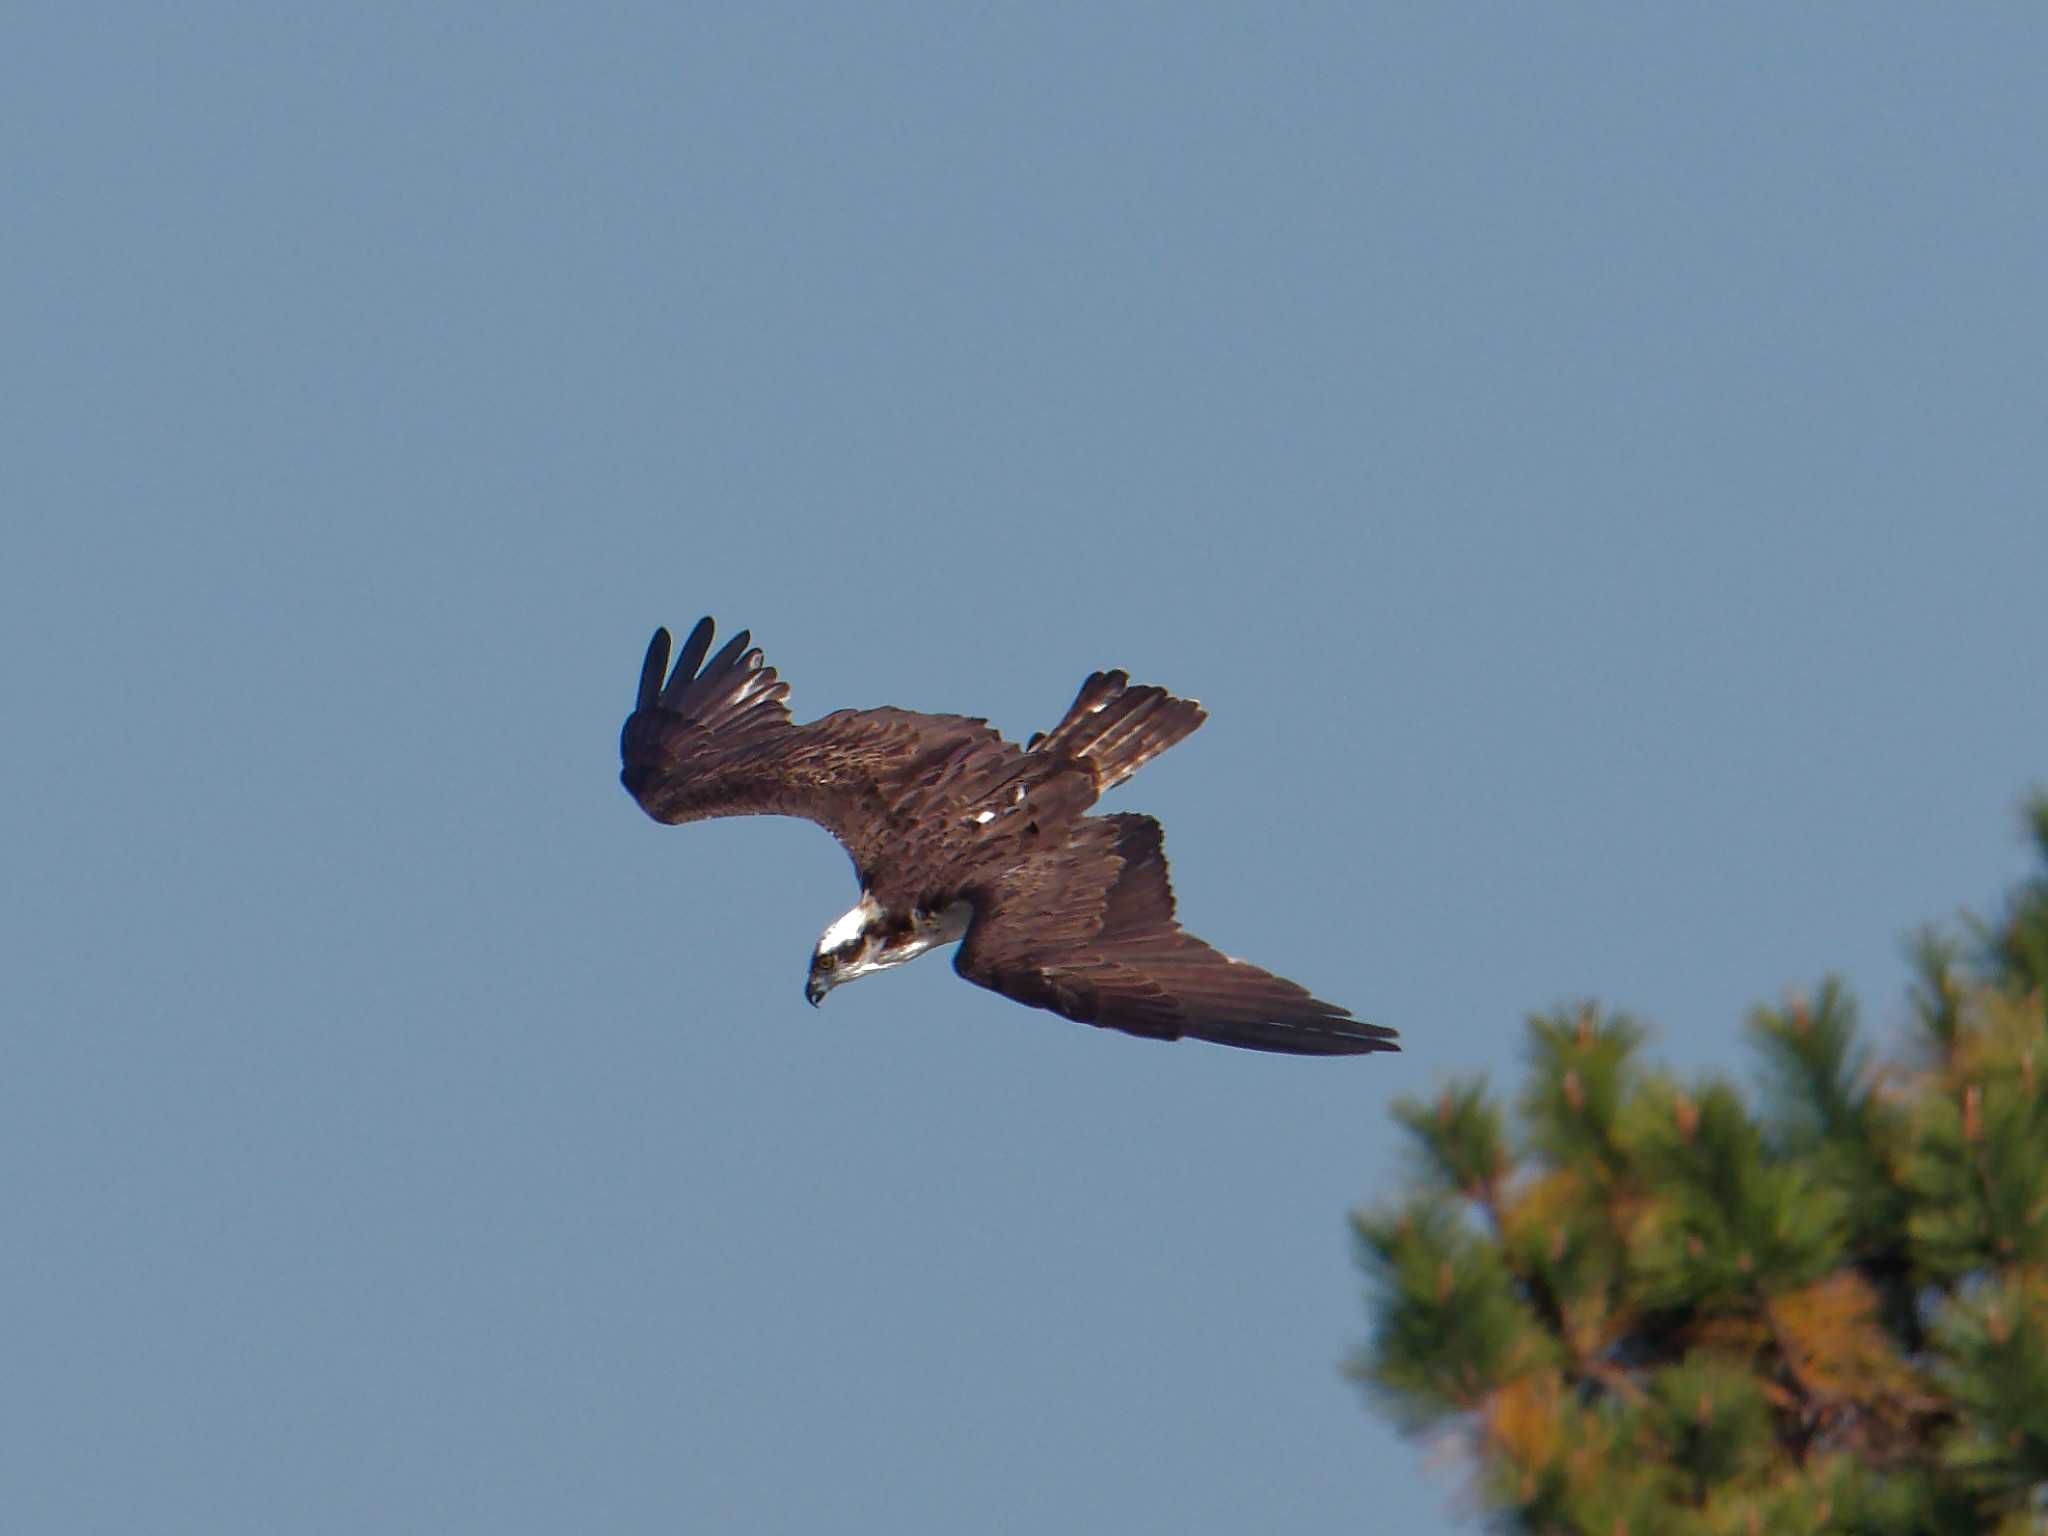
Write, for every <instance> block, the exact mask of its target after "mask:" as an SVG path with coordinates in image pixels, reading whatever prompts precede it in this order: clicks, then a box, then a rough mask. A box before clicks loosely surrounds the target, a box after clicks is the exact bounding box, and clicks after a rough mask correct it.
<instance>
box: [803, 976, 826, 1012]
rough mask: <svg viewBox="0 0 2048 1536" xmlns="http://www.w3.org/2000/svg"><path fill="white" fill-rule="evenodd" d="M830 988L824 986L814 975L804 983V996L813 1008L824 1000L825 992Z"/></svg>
mask: <svg viewBox="0 0 2048 1536" xmlns="http://www.w3.org/2000/svg"><path fill="white" fill-rule="evenodd" d="M831 990H832V989H831V988H830V987H827V986H825V985H824V984H823V983H822V982H820V981H819V980H818V978H817V977H815V976H813V977H812V978H811V979H810V980H809V981H807V982H805V983H804V997H805V999H806V1000H807V1001H808V1002H809V1003H810V1005H811V1006H812V1007H813V1008H815V1007H817V1006H818V1004H820V1003H822V1002H823V1001H825V994H826V993H827V992H829V991H831Z"/></svg>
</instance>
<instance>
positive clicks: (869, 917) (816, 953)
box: [804, 891, 971, 1008]
mask: <svg viewBox="0 0 2048 1536" xmlns="http://www.w3.org/2000/svg"><path fill="white" fill-rule="evenodd" d="M970 915H971V914H970V910H969V908H968V905H967V903H966V902H964V901H956V902H955V903H953V905H952V906H950V907H947V908H946V909H945V910H944V911H941V912H912V913H911V914H910V915H909V916H908V917H907V918H899V917H895V916H893V915H891V914H890V913H888V912H885V911H883V910H882V906H881V904H880V903H879V902H877V901H876V900H875V898H874V897H872V896H870V895H868V894H867V892H865V891H863V892H861V898H860V901H859V902H858V903H857V904H856V905H855V906H854V908H853V910H852V911H850V912H848V913H847V914H846V915H845V916H844V917H842V918H840V919H839V921H838V922H836V923H834V924H833V925H832V926H831V927H830V928H827V929H826V930H825V931H824V933H823V934H821V935H820V936H819V938H818V947H817V948H816V949H814V950H812V951H811V974H810V977H809V979H808V980H806V981H805V983H804V996H805V997H807V998H809V999H810V1000H811V1006H812V1007H813V1008H815V1007H817V1006H818V1004H820V1003H822V1002H823V1001H825V994H826V993H827V992H830V991H831V990H832V989H833V988H834V987H836V986H838V985H839V984H840V983H841V982H847V981H858V980H859V979H860V978H861V977H863V976H872V975H874V974H875V972H877V971H886V970H889V969H890V968H891V967H893V966H898V965H901V964H903V963H904V962H905V961H906V960H915V959H916V958H917V957H918V956H919V955H921V954H923V953H924V952H925V951H926V950H929V949H936V948H937V947H938V946H939V945H941V944H950V943H952V942H953V941H954V940H955V939H957V938H959V937H960V936H961V935H962V934H964V933H965V932H966V931H967V922H968V918H969V916H970Z"/></svg>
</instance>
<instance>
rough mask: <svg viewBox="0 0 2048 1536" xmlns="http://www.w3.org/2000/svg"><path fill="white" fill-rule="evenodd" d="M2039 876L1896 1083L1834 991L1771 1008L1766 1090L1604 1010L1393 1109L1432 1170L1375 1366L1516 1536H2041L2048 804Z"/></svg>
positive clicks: (1422, 1175)
mask: <svg viewBox="0 0 2048 1536" xmlns="http://www.w3.org/2000/svg"><path fill="white" fill-rule="evenodd" d="M2027 815H2028V820H2029V825H2030V828H2031V830H2032V832H2033V835H2034V839H2035V841H2036V843H2037V845H2038V848H2039V853H2040V860H2041V869H2042V871H2043V873H2041V874H2040V875H2037V876H2036V877H2035V878H2034V879H2032V880H2030V881H2028V882H2026V883H2025V884H2023V885H2022V886H2021V887H2020V888H2019V889H2018V890H2016V891H2015V892H2014V893H2013V894H2012V896H2011V898H2010V899H2009V901H2008V902H2007V903H2006V906H2005V908H2004V910H2003V911H2002V912H2000V913H1999V914H1998V915H1997V916H1996V917H1994V918H1992V919H1989V920H1978V921H1974V922H1972V923H1971V924H1970V925H1969V926H1968V929H1967V931H1966V935H1965V937H1964V938H1963V939H1960V940H1959V939H1957V938H1955V937H1951V936H1949V935H1945V934H1940V933H1936V932H1931V931H1930V932H1927V933H1923V934H1920V935H1918V936H1917V937H1916V938H1915V939H1914V941H1913V943H1912V947H1911V955H1912V958H1913V962H1914V970H1915V980H1914V985H1913V987H1912V990H1911V993H1910V997H1909V1004H1910V1011H1911V1021H1912V1022H1911V1031H1910V1033H1911V1038H1910V1040H1909V1041H1907V1042H1906V1044H1905V1048H1904V1049H1903V1050H1902V1051H1900V1052H1899V1053H1898V1055H1897V1057H1896V1059H1891V1058H1887V1059H1885V1060H1882V1061H1880V1060H1878V1059H1877V1058H1875V1057H1874V1056H1873V1054H1872V1053H1871V1051H1870V1050H1869V1048H1868V1047H1867V1046H1866V1045H1865V1044H1864V1043H1863V1042H1862V1040H1861V1038H1860V1037H1859V1035H1858V1031H1857V1018H1856V1008H1855V1004H1854V1002H1853V1001H1852V1000H1851V998H1850V996H1849V994H1848V992H1847V991H1846V989H1845V988H1844V987H1843V986H1842V985H1841V984H1840V983H1839V982H1838V981H1836V980H1834V979H1832V978H1830V979H1828V980H1826V981H1824V982H1822V983H1821V984H1820V985H1819V987H1818V988H1816V989H1815V990H1814V992H1813V993H1812V995H1811V996H1809V997H1803V998H1799V999H1795V1000H1793V1001H1791V1002H1788V1003H1787V1004H1785V1005H1784V1006H1782V1007H1778V1008H1759V1009H1757V1010H1756V1011H1755V1012H1754V1013H1752V1014H1751V1016H1750V1018H1749V1020H1748V1023H1747V1035H1748V1039H1749V1042H1750V1044H1751V1046H1752V1048H1753V1049H1754V1050H1755V1052H1756V1053H1757V1056H1758V1058H1759V1060H1760V1063H1761V1068H1762V1070H1761V1077H1760V1081H1761V1087H1760V1089H1759V1091H1758V1092H1756V1093H1755V1094H1754V1095H1751V1096H1747V1097H1746V1096H1745V1095H1744V1094H1743V1093H1742V1092H1741V1091H1740V1090H1739V1089H1738V1088H1737V1087H1736V1086H1735V1085H1734V1084H1733V1083H1731V1082H1729V1081H1728V1080H1726V1079H1725V1078H1723V1077H1720V1076H1717V1075H1711V1074H1710V1075H1707V1076H1703V1077H1700V1078H1697V1079H1694V1080H1690V1081H1683V1082H1682V1081H1680V1080H1678V1079H1677V1078H1675V1077H1673V1076H1671V1075H1669V1074H1667V1073H1663V1072H1660V1071H1658V1070H1656V1069H1654V1068H1652V1067H1650V1066H1648V1065H1646V1064H1645V1063H1644V1062H1643V1060H1642V1057H1641V1047H1642V1044H1643V1039H1644V1030H1643V1028H1642V1027H1641V1026H1640V1025H1639V1024H1637V1023H1636V1022H1635V1021H1634V1020H1632V1019H1630V1018H1629V1017H1627V1016H1626V1015H1624V1014H1618V1013H1612V1012H1605V1011H1603V1010H1601V1009H1599V1008H1597V1007H1594V1006H1591V1005H1587V1006H1584V1007H1580V1008H1574V1009H1567V1010H1564V1011H1560V1012H1557V1013H1552V1014H1545V1015H1540V1016H1537V1017H1535V1018H1532V1019H1531V1020H1530V1021H1529V1033H1528V1054H1529V1062H1528V1072H1527V1076H1526V1079H1525V1082H1524V1085H1523V1087H1522V1090H1521V1092H1520V1093H1519V1094H1518V1095H1516V1097H1515V1101H1514V1113H1513V1115H1512V1116H1510V1114H1509V1113H1508V1111H1507V1110H1506V1109H1505V1108H1504V1107H1503V1105H1502V1102H1501V1101H1500V1099H1499V1098H1498V1097H1497V1096H1496V1095H1495V1094H1494V1093H1493V1091H1492V1090H1491V1089H1490V1087H1489V1086H1488V1084H1487V1083H1486V1082H1485V1080H1483V1079H1479V1078H1470V1079H1465V1080H1461V1081H1458V1082H1454V1083H1452V1084H1450V1085H1448V1086H1446V1087H1445V1088H1444V1089H1443V1090H1442V1091H1441V1092H1440V1093H1439V1094H1438V1096H1437V1097H1436V1099H1435V1101H1434V1102H1422V1101H1416V1100H1406V1101H1403V1102H1402V1103H1400V1104H1399V1105H1397V1106H1396V1109H1395V1114H1396V1116H1397V1118H1398V1119H1399V1120H1400V1121H1401V1123H1402V1124H1403V1125H1404V1126H1405V1127H1406V1128H1407V1130H1408V1132H1409V1133H1410V1135H1411V1136H1412V1138H1413V1141H1414V1145H1415V1150H1416V1154H1417V1165H1416V1166H1417V1172H1416V1177H1415V1180H1414V1183H1413V1186H1412V1188H1411V1190H1410V1193H1409V1194H1408V1196H1407V1197H1406V1198H1405V1199H1404V1200H1403V1201H1402V1202H1401V1203H1400V1204H1399V1205H1398V1206H1396V1207H1394V1208H1392V1209H1388V1210H1382V1211H1376V1212H1364V1213H1360V1214H1358V1215H1357V1216H1355V1217H1354V1219H1353V1226H1354V1230H1355V1231H1356V1234H1357V1238H1358V1243H1359V1250H1360V1254H1361V1260H1362V1263H1363V1264H1364V1267H1365V1269H1366V1271H1367V1274H1368V1277H1369V1280H1370V1285H1371V1293H1372V1307H1373V1316H1374V1329H1373V1333H1372V1336H1371V1340H1370V1342H1369V1344H1368V1346H1367V1347H1366V1348H1365V1350H1364V1351H1363V1352H1362V1353H1361V1355H1360V1357H1359V1358H1358V1360H1357V1362H1356V1363H1355V1365H1354V1367H1353V1370H1354V1373H1355V1374H1356V1375H1357V1376H1358V1377H1359V1379H1360V1380H1361V1381H1363V1382H1364V1383H1366V1384H1367V1386H1368V1387H1369V1388H1370V1389H1371V1392H1372V1394H1373V1397H1374V1400H1375V1402H1376V1403H1377V1404H1378V1405H1379V1406H1381V1407H1382V1408H1384V1409H1385V1410H1386V1411H1387V1412H1389V1413H1391V1414H1392V1415H1393V1416H1394V1417H1395V1418H1396V1419H1397V1420H1399V1421H1400V1422H1401V1423H1402V1424H1403V1425H1405V1426H1407V1427H1408V1428H1410V1429H1411V1430H1415V1431H1425V1430H1426V1431H1431V1432H1434V1433H1437V1434H1441V1433H1443V1432H1446V1431H1450V1432H1455V1433H1456V1434H1457V1435H1458V1436H1459V1437H1461V1439H1462V1441H1463V1443H1464V1444H1465V1445H1466V1447H1467V1448H1468V1449H1469V1451H1470V1453H1471V1456H1472V1460H1473V1463H1474V1465H1475V1467H1476V1470H1477V1481H1476V1491H1477V1495H1478V1497H1479V1498H1480V1499H1481V1500H1482V1502H1483V1503H1484V1505H1485V1506H1486V1507H1487V1508H1488V1509H1489V1510H1491V1511H1492V1512H1493V1513H1494V1514H1495V1515H1496V1517H1497V1518H1498V1520H1499V1521H1500V1522H1501V1523H1502V1524H1503V1525H1504V1526H1505V1527H1506V1528H1509V1529H1514V1530H1526V1531H1544V1532H1551V1531H1557V1532H1578V1531H1584V1532H1597V1533H1599V1536H1640V1533H1662V1532H1675V1533H1693V1532H1698V1533H1713V1532H1729V1533H1745V1536H1747V1533H1786V1536H1794V1533H1808V1532H1822V1531H1857V1532H1872V1533H1877V1532H1885V1533H1908V1532H1928V1533H1948V1532H1976V1531H1996V1532H1999V1533H2001V1536H2012V1533H2017V1532H2021V1531H2038V1530H2043V1529H2048V1094H2044V1092H2043V1088H2042V1083H2041V1073H2042V1070H2043V1069H2044V1067H2048V793H2043V794H2041V795H2038V796H2036V797H2035V798H2034V799H2033V800H2032V801H2031V802H2030V804H2029V806H2028V809H2027Z"/></svg>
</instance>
